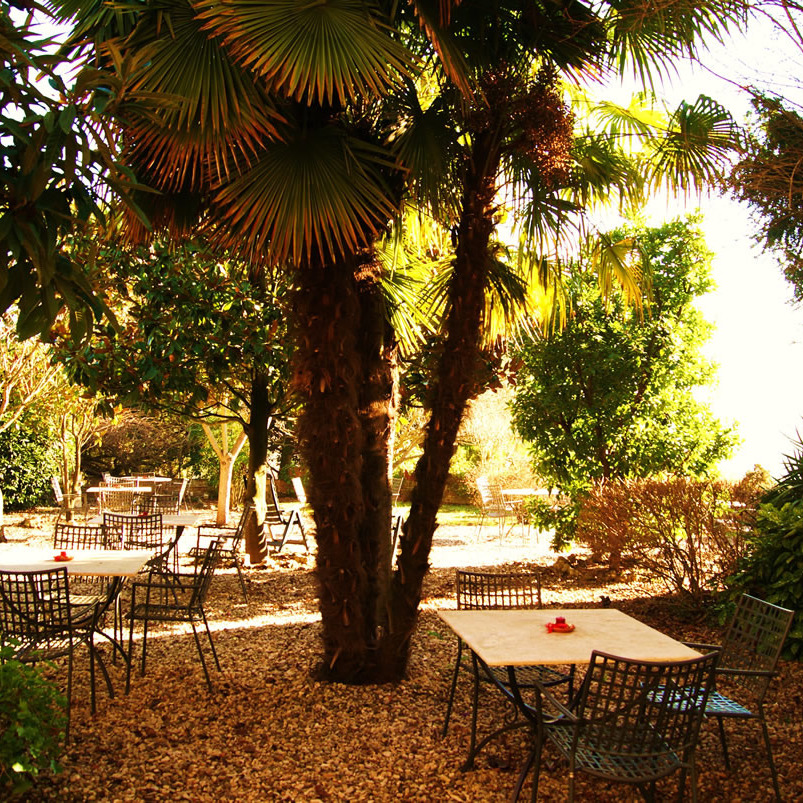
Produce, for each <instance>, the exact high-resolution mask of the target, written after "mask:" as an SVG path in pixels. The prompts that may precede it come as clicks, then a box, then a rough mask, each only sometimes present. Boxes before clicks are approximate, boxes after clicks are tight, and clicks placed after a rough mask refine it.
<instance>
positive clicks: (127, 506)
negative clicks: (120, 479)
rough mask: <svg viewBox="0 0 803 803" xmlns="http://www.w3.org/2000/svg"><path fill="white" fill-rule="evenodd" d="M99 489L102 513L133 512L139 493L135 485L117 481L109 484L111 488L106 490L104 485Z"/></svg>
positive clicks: (99, 507) (98, 495)
mask: <svg viewBox="0 0 803 803" xmlns="http://www.w3.org/2000/svg"><path fill="white" fill-rule="evenodd" d="M99 487H100V491H98V494H97V499H98V510H99V513H100V515H103V514H104V513H131V512H132V510H133V509H134V504H135V501H136V500H137V498H138V497H139V493H138V492H137V490H136V488H135V487H134V486H133V485H123V484H121V483H117V484H114V485H109V486H108V488H109V490H108V491H107V490H105V489H104V487H103V485H101V486H99Z"/></svg>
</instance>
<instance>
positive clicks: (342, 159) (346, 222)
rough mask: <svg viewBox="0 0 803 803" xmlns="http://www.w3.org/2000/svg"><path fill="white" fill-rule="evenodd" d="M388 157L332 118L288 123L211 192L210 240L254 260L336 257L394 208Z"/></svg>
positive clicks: (376, 228) (367, 236) (382, 224)
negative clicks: (282, 134)
mask: <svg viewBox="0 0 803 803" xmlns="http://www.w3.org/2000/svg"><path fill="white" fill-rule="evenodd" d="M394 167H395V161H394V160H393V159H392V158H390V157H389V155H388V154H387V152H386V151H384V150H383V149H381V148H379V147H378V146H376V145H372V144H370V143H367V142H364V141H361V140H358V139H356V138H354V137H350V136H349V135H347V134H346V133H345V132H343V131H342V130H341V129H339V128H336V127H334V126H325V127H321V128H313V129H310V130H302V129H294V130H293V131H289V132H288V133H287V138H286V141H284V142H271V143H268V144H267V145H266V147H265V149H264V150H263V152H262V153H261V154H260V157H259V159H258V161H256V162H255V163H254V164H253V165H252V166H251V169H250V170H249V171H248V172H247V173H245V174H243V175H241V176H238V177H236V178H235V179H234V180H232V181H231V182H230V183H228V184H226V185H225V186H224V187H222V188H221V189H220V190H219V191H218V192H217V193H216V195H215V198H214V202H215V203H216V204H217V206H218V207H219V208H218V214H217V215H216V217H217V219H218V220H219V221H220V225H219V227H217V228H216V230H215V233H214V236H215V239H216V241H218V242H220V243H222V244H223V245H225V246H227V247H230V248H232V249H233V250H235V251H241V252H246V253H245V255H246V256H247V258H248V259H249V260H251V261H254V262H262V261H265V260H266V259H268V260H269V261H271V262H274V263H275V262H282V261H284V260H287V259H289V260H292V262H293V263H294V264H295V265H301V264H303V263H305V262H308V261H309V260H311V259H312V258H313V257H314V256H317V257H321V256H323V257H325V258H328V257H335V258H337V257H339V256H342V255H343V254H346V253H352V252H354V251H355V250H357V249H359V248H363V247H365V246H368V245H370V244H371V243H372V242H373V241H374V240H376V239H377V238H378V237H379V235H380V234H381V233H382V232H383V231H384V230H385V229H386V227H387V226H388V223H389V221H390V220H391V219H392V218H393V217H394V215H395V212H396V208H395V201H394V199H393V196H392V193H391V192H390V191H389V190H388V188H387V187H386V185H385V181H384V179H383V175H382V174H383V173H386V172H388V171H389V170H392V169H394Z"/></svg>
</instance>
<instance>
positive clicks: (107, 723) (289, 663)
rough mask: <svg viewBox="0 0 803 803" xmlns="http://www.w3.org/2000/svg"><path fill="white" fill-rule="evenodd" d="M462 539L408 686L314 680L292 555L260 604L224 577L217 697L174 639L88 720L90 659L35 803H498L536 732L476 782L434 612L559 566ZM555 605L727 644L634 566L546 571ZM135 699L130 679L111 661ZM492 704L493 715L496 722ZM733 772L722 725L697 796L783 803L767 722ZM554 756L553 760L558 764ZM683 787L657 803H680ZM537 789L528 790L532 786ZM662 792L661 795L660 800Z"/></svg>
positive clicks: (553, 790) (793, 714)
mask: <svg viewBox="0 0 803 803" xmlns="http://www.w3.org/2000/svg"><path fill="white" fill-rule="evenodd" d="M21 518H22V517H21V516H19V515H13V516H9V517H8V522H7V524H8V525H10V526H7V528H6V532H7V535H8V537H9V540H10V541H14V542H28V543H31V544H38V543H42V542H44V543H47V538H48V537H49V533H50V532H51V531H52V530H51V528H52V522H50V521H49V518H48V517H47V516H44V515H42V516H29V519H30V522H29V523H30V525H32V526H30V527H19V526H16V525H17V524H19V521H20V519H21ZM475 536H476V527H470V526H462V527H448V528H442V529H439V530H438V531H437V533H436V538H435V545H434V549H433V552H432V564H433V569H432V570H431V572H430V575H429V577H428V579H427V582H426V585H425V589H424V599H423V602H422V608H421V619H420V625H419V628H418V632H417V634H416V637H415V645H414V650H413V654H412V659H411V663H410V669H409V676H408V679H407V680H405V681H404V682H403V683H401V684H399V685H398V686H381V687H376V686H374V687H348V686H337V685H331V684H325V683H320V682H318V681H316V680H315V666H316V661H317V660H318V657H319V654H320V650H319V625H318V613H317V608H316V601H315V582H314V577H313V575H312V567H313V560H314V558H313V557H311V556H307V555H305V554H303V552H301V551H299V552H293V551H292V550H288V551H287V553H286V554H282V555H280V556H279V557H278V558H277V559H275V560H271V561H270V562H269V564H268V566H267V567H266V568H264V569H252V570H248V571H247V572H246V576H247V583H248V592H249V602H248V603H247V604H246V603H244V602H243V600H242V596H241V594H240V590H239V586H238V583H237V576H236V573H235V572H234V570H233V569H229V570H222V571H220V573H219V574H217V575H216V576H215V579H214V581H213V585H212V590H211V593H210V598H209V604H208V606H207V613H208V615H209V620H210V625H211V627H212V630H213V633H214V639H215V645H216V647H217V649H218V652H219V655H220V660H221V664H222V666H223V671H222V673H220V674H217V673H213V681H214V682H215V694H214V696H208V695H207V693H206V687H205V683H204V679H203V675H202V671H201V667H200V664H199V662H198V660H197V655H196V653H195V646H194V644H193V641H192V635H191V634H190V633H189V632H188V631H186V632H184V631H182V632H176V631H175V630H168V629H163V630H161V631H154V633H153V638H152V640H151V637H150V636H149V648H148V649H149V661H148V675H147V676H146V677H145V678H141V677H139V675H136V674H135V675H134V676H133V678H132V690H131V693H130V694H129V695H128V696H124V695H122V694H121V695H120V696H118V697H117V698H115V699H114V700H109V699H108V698H107V697H106V696H105V692H104V691H103V690H102V689H101V690H99V710H98V713H97V714H96V715H95V716H94V717H92V716H90V714H89V699H88V698H89V689H88V671H87V661H86V659H85V655H82V656H81V658H80V659H79V661H78V662H77V666H76V676H75V691H74V700H73V702H74V707H73V726H72V732H73V740H72V742H71V744H70V745H69V747H68V749H67V752H66V754H65V756H64V760H63V765H64V772H62V773H61V774H60V775H57V776H54V777H52V778H49V777H41V778H40V781H39V783H38V784H37V787H36V788H35V789H34V791H33V793H32V794H30V795H29V796H28V799H30V800H56V799H58V800H61V801H79V800H81V801H83V800H162V799H176V800H239V801H242V800H246V801H249V800H253V801H369V800H371V801H427V802H429V801H435V800H437V801H501V800H505V799H506V798H507V796H508V795H509V793H510V791H511V789H512V787H513V784H514V783H515V779H516V775H517V772H518V769H519V768H520V766H521V763H522V761H523V760H524V758H525V756H526V754H527V741H526V737H525V736H524V732H523V731H522V732H520V733H519V734H517V735H512V736H509V737H507V738H506V739H504V740H500V741H498V742H497V743H495V744H493V745H492V746H490V747H489V748H488V749H486V750H485V751H484V752H483V753H482V754H480V756H479V758H478V760H477V766H476V769H474V770H473V771H471V772H466V773H463V772H461V771H460V769H459V768H460V765H461V763H462V761H463V759H464V758H465V752H466V748H467V740H468V731H469V719H468V714H469V688H470V683H469V682H468V680H467V679H466V678H463V679H462V680H461V685H460V686H459V687H458V697H457V700H456V703H455V711H454V714H453V719H452V724H451V727H450V730H449V735H448V736H447V738H445V739H442V738H441V736H440V728H441V725H442V716H443V712H444V708H445V704H446V696H447V692H448V683H449V675H450V671H451V667H452V664H453V661H454V650H455V640H454V637H453V636H452V635H451V633H450V631H449V630H448V628H447V627H446V626H445V625H444V623H443V622H441V621H440V620H439V618H438V617H437V613H436V611H437V610H438V609H439V608H443V607H453V606H454V594H453V574H454V567H455V566H462V567H483V566H498V567H501V566H509V567H511V568H515V569H517V570H521V569H527V568H529V567H531V566H532V565H534V564H538V565H540V566H542V567H551V566H552V564H553V563H554V561H555V556H554V555H553V554H552V553H550V552H549V550H548V548H547V538H546V536H542V537H541V539H540V541H536V540H535V539H534V538H531V539H530V540H529V542H527V541H525V540H523V539H521V538H520V536H519V533H518V532H516V531H514V532H512V533H511V534H510V536H509V537H508V540H506V541H505V542H504V543H502V544H500V543H499V541H498V539H497V538H496V529H495V528H494V527H486V528H485V530H484V533H483V536H484V537H483V539H482V540H480V541H477V540H476V537H475ZM543 587H544V603H545V605H546V606H549V607H572V606H578V607H579V606H582V607H593V606H597V605H600V603H601V598H602V597H603V596H605V597H608V598H610V601H611V605H612V606H613V607H617V608H620V609H621V610H623V611H625V612H626V613H629V614H630V615H632V616H635V617H636V618H638V619H641V620H642V621H644V622H647V623H649V624H651V625H652V626H653V627H656V628H658V629H660V630H662V631H663V632H665V633H667V634H669V635H671V636H674V637H676V638H683V639H686V640H688V639H692V640H696V641H709V640H713V641H716V640H717V639H718V636H719V635H720V632H719V631H717V630H716V629H713V628H711V627H710V626H709V625H708V623H706V622H704V621H702V619H701V617H699V616H693V615H688V614H686V615H684V614H683V612H682V611H681V610H680V609H679V608H678V607H677V606H676V605H674V604H673V603H672V601H671V600H668V599H667V598H664V597H662V596H660V594H661V592H660V590H659V589H657V588H654V587H652V586H650V584H649V583H648V582H647V581H646V580H645V579H644V578H643V577H641V576H639V573H638V571H637V569H636V568H635V567H630V568H626V569H625V571H624V572H623V573H622V575H621V576H620V577H618V578H615V579H614V578H611V577H610V576H608V575H607V573H606V571H605V570H604V568H603V567H596V566H591V565H588V564H586V563H585V562H584V561H583V560H579V561H577V562H575V565H574V568H573V569H572V570H571V571H570V572H569V573H568V575H567V574H566V573H565V572H564V573H563V574H561V573H559V572H558V571H557V570H556V569H552V568H546V569H544V571H543ZM112 669H113V678H114V681H115V687H116V689H117V690H118V691H120V692H121V691H122V688H123V684H122V678H123V676H124V672H123V669H122V667H121V666H120V665H119V664H118V665H117V666H116V667H115V666H112ZM802 684H803V668H801V666H800V665H798V664H792V663H788V662H782V664H781V674H780V678H779V679H778V680H777V681H776V682H775V683H774V684H773V687H772V689H771V691H770V695H769V699H768V706H767V715H768V720H769V723H770V732H771V735H772V740H773V748H774V754H775V760H776V764H777V767H778V773H779V777H780V783H781V789H782V791H783V793H784V797H785V798H786V799H789V800H794V799H800V798H801V797H803V769H801V766H800V761H799V756H800V745H801V731H802V730H803V725H802V723H803V700H802V699H801V694H800V689H801V688H803V685H802ZM489 696H490V692H488V693H486V705H485V706H483V707H481V711H487V710H488V705H487V699H488V698H489ZM728 735H729V744H730V747H731V754H732V756H733V761H734V770H733V772H732V773H730V774H729V773H727V772H726V771H725V768H724V765H723V763H722V756H721V750H720V746H719V740H718V736H717V733H716V728H715V726H712V725H711V724H709V725H707V726H705V728H704V733H703V737H702V740H701V745H700V748H699V750H698V765H699V767H700V781H699V788H700V799H701V800H703V801H714V800H728V801H740V800H744V801H748V800H749V801H763V800H771V799H772V797H773V795H772V786H771V781H770V774H769V770H768V768H767V764H766V758H765V755H764V753H763V750H762V746H761V740H760V731H759V728H758V725H757V724H756V723H747V724H744V723H734V724H732V725H731V726H730V727H729V729H728ZM551 757H553V756H551V755H550V753H549V751H548V750H547V752H546V753H545V758H546V760H547V762H550V758H551ZM675 789H676V786H675V780H674V779H671V780H670V781H669V782H667V784H666V786H665V787H663V788H662V789H659V797H661V798H662V797H664V796H665V795H674V794H675ZM579 791H580V795H579V796H580V799H594V800H610V801H613V800H616V801H618V800H622V799H623V796H625V798H627V791H626V790H624V789H623V788H622V787H621V786H619V787H614V786H610V787H606V786H605V785H604V784H600V783H598V782H595V783H590V782H589V781H588V780H587V779H585V778H584V779H582V780H581V781H580V786H579ZM525 792H528V789H527V788H525ZM664 792H665V795H664V794H663V793H664ZM540 794H541V799H543V800H550V801H551V800H562V799H565V797H566V779H565V777H563V775H562V770H561V767H560V765H558V766H555V767H554V768H551V766H550V767H547V768H546V769H544V770H543V771H542V774H541V781H540Z"/></svg>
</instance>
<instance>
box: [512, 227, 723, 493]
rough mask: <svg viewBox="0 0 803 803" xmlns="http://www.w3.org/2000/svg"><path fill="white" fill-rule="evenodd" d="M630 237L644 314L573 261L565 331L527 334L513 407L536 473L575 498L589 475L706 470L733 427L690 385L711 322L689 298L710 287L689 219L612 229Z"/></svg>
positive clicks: (702, 362) (706, 369) (705, 373)
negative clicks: (606, 291)
mask: <svg viewBox="0 0 803 803" xmlns="http://www.w3.org/2000/svg"><path fill="white" fill-rule="evenodd" d="M611 240H612V241H614V242H623V241H624V242H627V241H628V240H632V241H634V242H636V243H638V247H639V250H640V252H641V255H642V259H643V260H644V262H645V265H646V266H648V271H649V276H650V278H651V283H652V293H651V300H650V302H649V304H645V309H644V312H643V317H642V315H641V314H640V313H639V311H638V310H636V309H633V308H632V307H628V306H626V305H625V303H624V300H623V295H622V293H621V292H614V293H613V294H611V295H609V296H607V298H606V297H605V296H604V295H603V293H602V291H601V290H600V287H599V283H598V281H597V279H596V276H595V274H594V273H593V272H592V270H591V261H592V260H591V254H589V253H588V252H586V253H585V254H584V255H583V257H581V262H580V265H579V266H578V269H576V270H573V271H572V278H571V279H570V280H569V282H568V286H569V288H570V290H571V300H572V315H571V318H570V320H569V322H568V323H567V325H566V327H565V328H564V329H562V330H560V331H555V332H551V333H549V334H548V335H547V336H545V337H543V338H538V339H534V340H531V341H529V342H528V343H526V345H524V346H523V348H522V349H521V351H520V357H521V359H522V361H523V368H522V370H521V371H520V372H519V375H518V384H517V387H516V396H515V400H514V402H513V404H512V411H513V418H514V422H515V426H516V429H517V430H518V431H519V433H520V434H521V435H522V437H523V438H524V439H525V440H526V441H528V442H529V444H530V448H531V452H532V457H533V464H534V468H535V470H536V471H537V472H538V473H539V474H540V475H541V476H542V477H543V478H544V479H545V480H546V481H547V482H548V483H549V484H550V485H553V486H556V487H557V488H559V489H560V490H561V491H564V492H567V493H569V494H570V495H572V496H575V495H576V494H577V493H578V492H580V491H581V490H582V489H583V488H586V487H588V485H589V484H590V483H592V482H594V481H597V480H603V481H606V480H614V479H620V478H625V477H648V476H651V475H653V474H659V473H663V472H671V473H676V474H682V475H688V476H700V475H702V474H704V473H706V472H707V471H708V470H709V469H710V468H711V467H712V466H713V465H714V464H715V463H716V462H717V461H718V460H720V459H722V458H723V457H726V456H727V455H728V453H729V452H730V449H731V447H732V444H733V432H732V431H731V430H730V429H727V428H725V427H723V426H722V424H721V423H720V422H719V421H718V420H717V419H715V418H714V416H713V415H712V413H711V411H710V409H709V408H708V406H707V405H706V404H705V403H703V402H701V401H699V400H698V399H697V398H695V391H696V390H697V389H698V388H700V387H704V386H705V385H707V384H709V383H710V382H711V381H712V380H713V378H714V368H713V366H712V365H711V364H710V363H709V362H708V361H707V360H706V359H704V357H703V356H702V354H701V351H700V348H701V346H702V344H703V343H704V342H705V340H706V339H707V337H708V334H709V330H710V326H709V325H708V324H707V323H706V322H705V321H704V320H703V318H702V315H701V313H700V312H699V311H698V310H697V308H696V307H695V306H694V302H695V300H696V299H697V298H699V297H700V296H701V295H702V294H704V293H705V292H707V291H708V290H709V289H710V287H711V281H710V271H709V263H710V254H709V252H708V251H707V250H706V247H705V243H704V240H703V236H702V234H701V233H700V231H699V229H698V227H697V221H696V220H695V219H694V218H687V219H685V220H681V219H679V220H675V221H673V222H671V223H667V224H665V225H663V226H661V227H658V228H647V229H645V228H636V229H632V230H629V231H617V232H614V233H612V235H611Z"/></svg>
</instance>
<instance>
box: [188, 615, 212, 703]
mask: <svg viewBox="0 0 803 803" xmlns="http://www.w3.org/2000/svg"><path fill="white" fill-rule="evenodd" d="M190 625H191V626H192V635H193V637H194V638H195V646H196V648H197V650H198V657H199V658H200V659H201V666H202V667H203V670H204V677H205V678H206V685H207V687H208V688H209V693H210V694H211V693H212V691H213V689H212V678H210V677H209V670H208V669H207V668H206V658H204V651H203V650H202V649H201V639H199V638H198V631H197V630H196V628H195V622H193V621H192V620H190Z"/></svg>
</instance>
